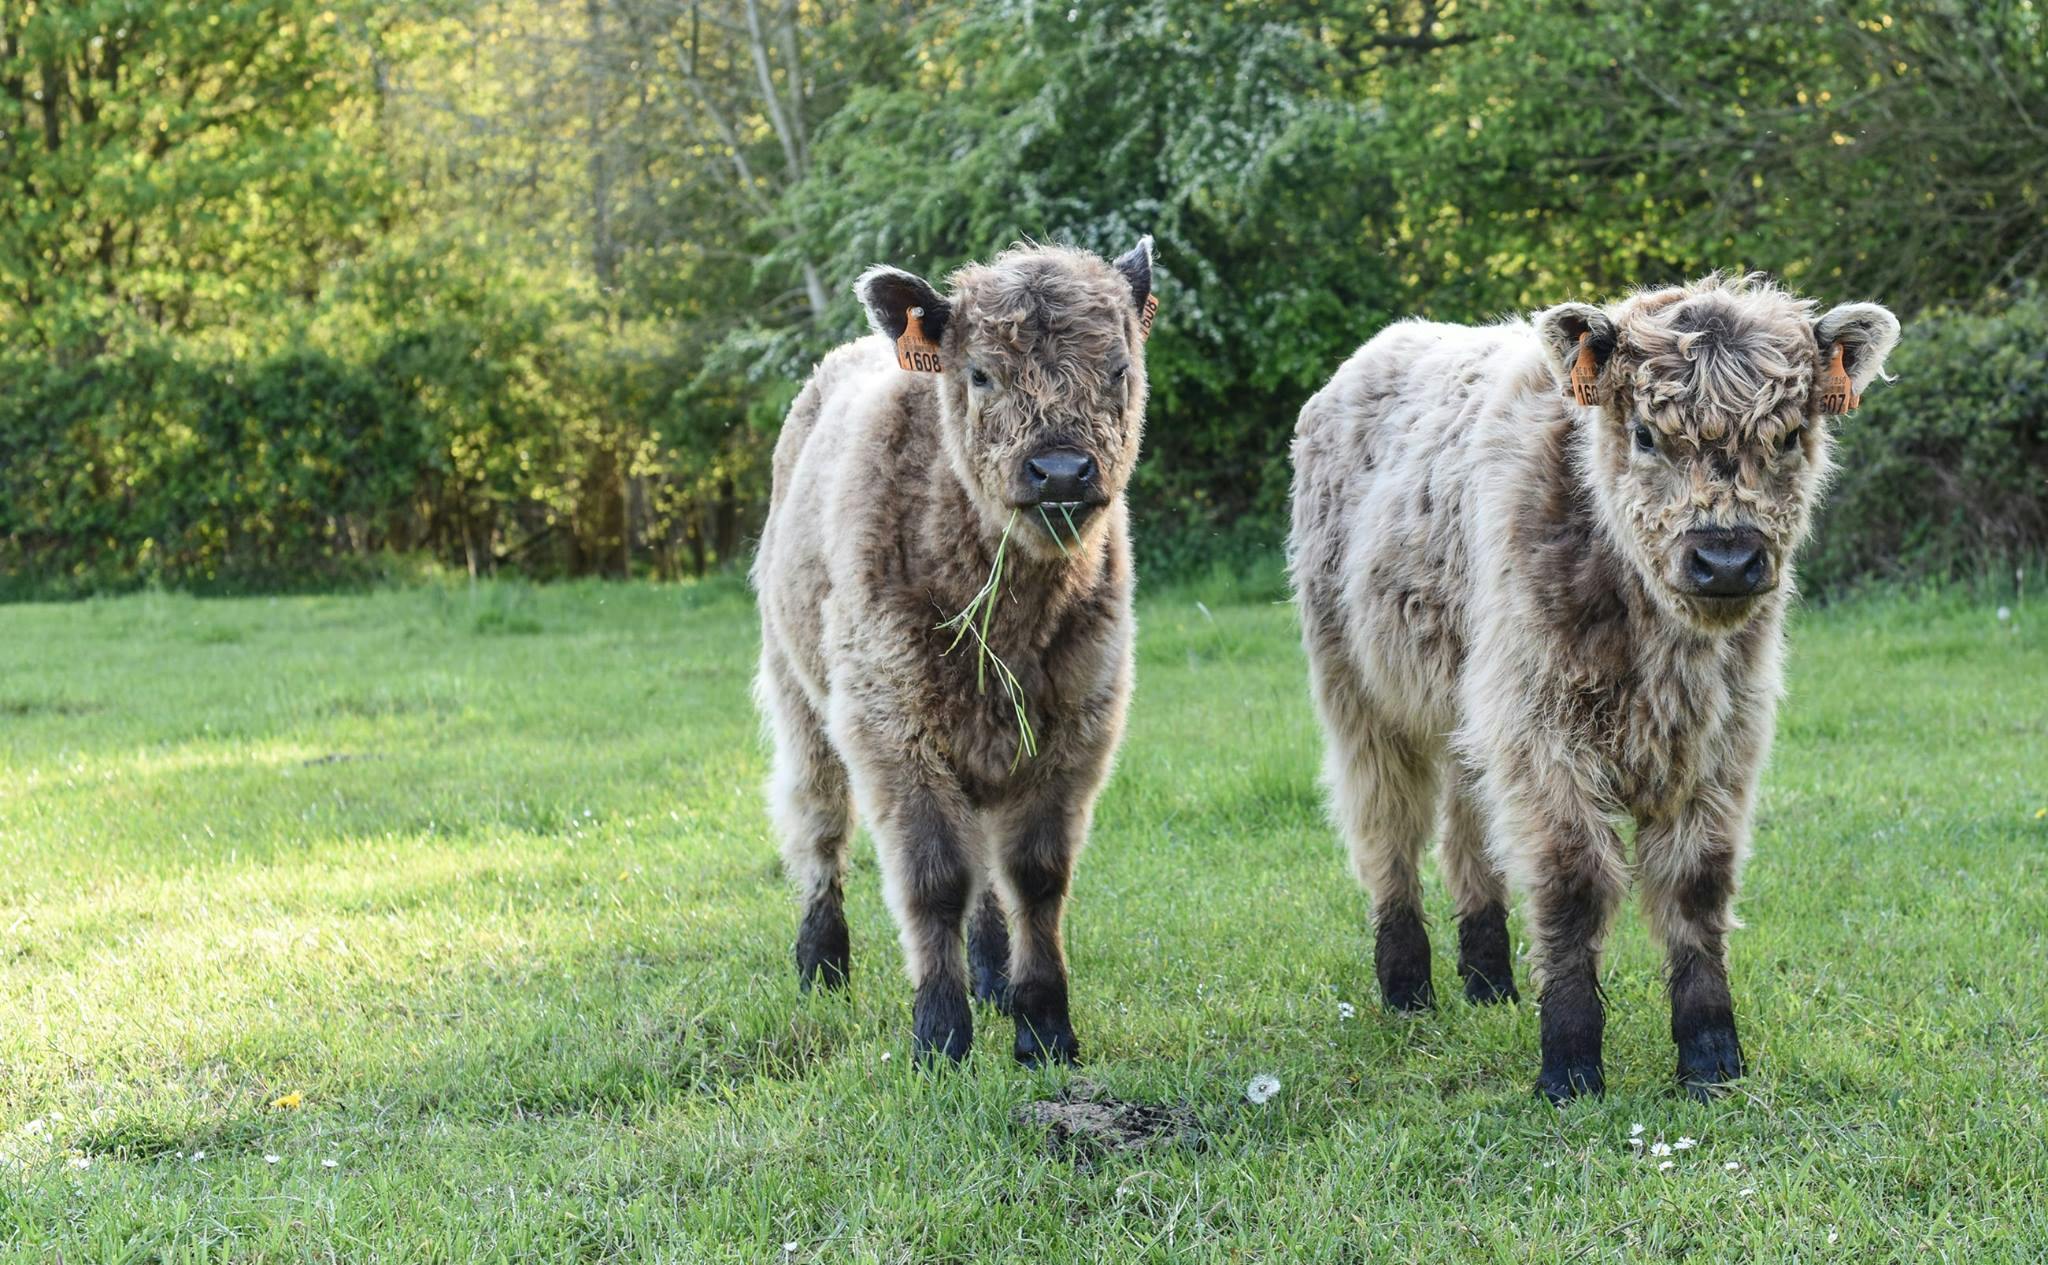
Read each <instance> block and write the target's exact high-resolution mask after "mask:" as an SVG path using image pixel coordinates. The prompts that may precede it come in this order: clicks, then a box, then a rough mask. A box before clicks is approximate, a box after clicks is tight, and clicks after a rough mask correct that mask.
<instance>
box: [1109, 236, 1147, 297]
mask: <svg viewBox="0 0 2048 1265" xmlns="http://www.w3.org/2000/svg"><path fill="white" fill-rule="evenodd" d="M1116 270H1117V271H1118V272H1121V273H1122V274H1124V280H1126V281H1128V282H1130V283H1131V302H1132V303H1133V304H1135V305H1136V306H1137V308H1138V310H1139V311H1141V312H1142V311H1144V310H1145V300H1147V299H1149V298H1151V297H1152V235H1151V234H1150V233H1147V234H1145V235H1144V236H1143V237H1140V238H1139V239H1138V244H1137V245H1136V246H1133V247H1131V248H1130V249H1129V250H1127V251H1125V252H1124V253H1123V254H1121V255H1118V256H1117V257H1116Z"/></svg>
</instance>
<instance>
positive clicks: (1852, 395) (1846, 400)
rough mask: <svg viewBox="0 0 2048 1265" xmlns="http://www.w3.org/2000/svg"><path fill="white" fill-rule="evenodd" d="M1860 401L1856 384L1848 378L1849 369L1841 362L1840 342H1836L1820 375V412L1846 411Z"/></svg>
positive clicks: (1850, 410) (1838, 412)
mask: <svg viewBox="0 0 2048 1265" xmlns="http://www.w3.org/2000/svg"><path fill="white" fill-rule="evenodd" d="M1861 403H1863V398H1862V397H1861V396H1859V395H1857V394H1856V384H1855V383H1853V382H1851V381H1850V380H1849V370H1848V368H1847V367H1846V366H1845V365H1843V364H1842V344H1840V343H1836V344H1835V347H1834V350H1833V351H1832V352H1831V353H1830V354H1829V356H1828V367H1827V368H1826V369H1824V370H1822V371H1821V375H1820V408H1821V412H1823V413H1834V414H1838V415H1839V414H1842V413H1848V412H1852V411H1853V410H1854V409H1855V408H1856V406H1857V405H1858V404H1861Z"/></svg>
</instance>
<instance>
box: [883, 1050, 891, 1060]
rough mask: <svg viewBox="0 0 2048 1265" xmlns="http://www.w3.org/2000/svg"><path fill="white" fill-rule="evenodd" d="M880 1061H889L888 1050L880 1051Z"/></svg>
mask: <svg viewBox="0 0 2048 1265" xmlns="http://www.w3.org/2000/svg"><path fill="white" fill-rule="evenodd" d="M882 1061H883V1062H884V1063H887V1062H888V1061H889V1052H888V1051H887V1050H884V1051H882Z"/></svg>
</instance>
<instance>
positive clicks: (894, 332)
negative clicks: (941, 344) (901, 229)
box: [853, 264, 953, 343]
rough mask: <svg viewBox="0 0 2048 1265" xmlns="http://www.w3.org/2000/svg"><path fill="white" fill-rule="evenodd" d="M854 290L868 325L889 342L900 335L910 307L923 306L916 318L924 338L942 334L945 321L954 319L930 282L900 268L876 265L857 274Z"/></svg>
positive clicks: (901, 335)
mask: <svg viewBox="0 0 2048 1265" xmlns="http://www.w3.org/2000/svg"><path fill="white" fill-rule="evenodd" d="M853 292H854V293H855V294H856V295H858V296H860V302H861V306H862V307H864V308H866V309H867V310H868V324H870V325H872V326H874V327H875V332H876V333H877V334H880V335H881V336H882V337H884V338H886V339H888V340H889V341H891V342H894V341H896V340H897V339H899V338H901V337H903V329H904V327H905V326H906V325H908V324H909V322H910V310H911V309H912V308H922V309H923V312H922V314H921V315H920V317H919V319H920V320H921V321H922V322H923V325H924V333H925V337H926V338H928V339H930V340H931V341H932V342H933V343H937V342H938V341H939V339H940V338H941V337H942V336H943V335H944V334H945V332H946V322H947V321H949V320H951V319H953V305H952V304H950V303H948V302H946V300H945V298H944V297H943V296H942V295H940V293H939V292H938V291H937V290H934V289H933V288H932V283H931V282H929V281H926V280H925V279H924V278H923V277H920V276H918V275H917V274H915V273H910V272H905V271H903V270H902V269H901V268H890V267H887V266H885V265H883V264H876V265H875V266H874V267H872V268H870V269H868V270H867V271H866V272H863V273H862V274H860V280H859V281H856V282H854V283H853Z"/></svg>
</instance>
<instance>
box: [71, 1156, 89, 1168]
mask: <svg viewBox="0 0 2048 1265" xmlns="http://www.w3.org/2000/svg"><path fill="white" fill-rule="evenodd" d="M71 1167H73V1168H91V1167H92V1156H90V1155H74V1156H72V1157H71Z"/></svg>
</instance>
